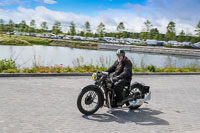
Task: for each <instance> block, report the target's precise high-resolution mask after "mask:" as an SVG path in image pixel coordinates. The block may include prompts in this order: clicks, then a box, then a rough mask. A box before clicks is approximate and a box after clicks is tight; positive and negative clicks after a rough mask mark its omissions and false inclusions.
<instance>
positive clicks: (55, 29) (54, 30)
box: [52, 21, 62, 35]
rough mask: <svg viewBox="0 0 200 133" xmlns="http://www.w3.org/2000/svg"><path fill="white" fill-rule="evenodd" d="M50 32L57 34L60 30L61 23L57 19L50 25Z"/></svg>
mask: <svg viewBox="0 0 200 133" xmlns="http://www.w3.org/2000/svg"><path fill="white" fill-rule="evenodd" d="M52 33H53V34H56V35H58V34H59V33H62V32H61V23H60V22H59V21H55V22H54V24H53V27H52Z"/></svg>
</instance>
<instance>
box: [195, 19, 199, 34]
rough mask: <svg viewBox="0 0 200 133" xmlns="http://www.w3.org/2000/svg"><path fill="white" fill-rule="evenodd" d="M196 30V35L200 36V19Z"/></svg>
mask: <svg viewBox="0 0 200 133" xmlns="http://www.w3.org/2000/svg"><path fill="white" fill-rule="evenodd" d="M195 32H196V35H197V36H198V37H200V21H199V22H198V24H197V26H196V30H195Z"/></svg>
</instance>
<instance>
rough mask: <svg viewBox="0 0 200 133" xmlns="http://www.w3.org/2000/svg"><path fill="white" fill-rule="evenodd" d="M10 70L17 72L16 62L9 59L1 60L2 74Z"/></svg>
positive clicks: (0, 69)
mask: <svg viewBox="0 0 200 133" xmlns="http://www.w3.org/2000/svg"><path fill="white" fill-rule="evenodd" d="M9 69H14V70H17V67H16V63H15V61H13V60H7V59H3V60H0V72H2V71H5V70H9Z"/></svg>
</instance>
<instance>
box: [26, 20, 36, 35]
mask: <svg viewBox="0 0 200 133" xmlns="http://www.w3.org/2000/svg"><path fill="white" fill-rule="evenodd" d="M35 28H36V24H35V20H31V22H30V27H29V29H28V31H29V32H30V33H32V32H35Z"/></svg>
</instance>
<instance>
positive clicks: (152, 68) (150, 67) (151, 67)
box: [147, 65, 156, 72]
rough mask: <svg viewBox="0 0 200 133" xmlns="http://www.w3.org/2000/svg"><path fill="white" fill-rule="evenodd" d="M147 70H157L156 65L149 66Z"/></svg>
mask: <svg viewBox="0 0 200 133" xmlns="http://www.w3.org/2000/svg"><path fill="white" fill-rule="evenodd" d="M147 70H149V71H150V72H155V71H156V67H155V66H154V65H150V66H147Z"/></svg>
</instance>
